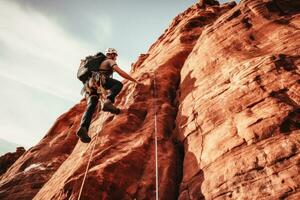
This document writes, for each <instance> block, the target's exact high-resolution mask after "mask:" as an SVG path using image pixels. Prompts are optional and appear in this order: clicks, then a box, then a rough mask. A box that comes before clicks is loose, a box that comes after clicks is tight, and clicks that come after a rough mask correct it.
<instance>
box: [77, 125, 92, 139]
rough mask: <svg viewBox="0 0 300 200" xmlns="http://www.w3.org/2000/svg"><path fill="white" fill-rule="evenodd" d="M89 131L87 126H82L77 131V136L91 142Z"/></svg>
mask: <svg viewBox="0 0 300 200" xmlns="http://www.w3.org/2000/svg"><path fill="white" fill-rule="evenodd" d="M87 132H88V130H87V128H85V127H80V128H79V129H78V131H77V136H78V137H79V138H80V140H81V142H83V143H89V142H90V141H91V138H90V137H89V136H88V134H87Z"/></svg>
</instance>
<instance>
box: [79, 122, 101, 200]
mask: <svg viewBox="0 0 300 200" xmlns="http://www.w3.org/2000/svg"><path fill="white" fill-rule="evenodd" d="M99 127H100V126H98V128H97V135H96V140H95V143H94V145H93V147H92V151H91V154H90V157H89V161H88V164H87V166H86V170H85V173H84V177H83V180H82V184H81V187H80V191H79V195H78V199H77V200H80V197H81V193H82V190H83V186H84V183H85V179H86V176H87V173H88V171H89V167H90V163H91V160H92V156H93V153H94V149H95V146H96V144H97V140H98V136H99Z"/></svg>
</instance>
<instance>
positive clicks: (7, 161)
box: [0, 147, 25, 176]
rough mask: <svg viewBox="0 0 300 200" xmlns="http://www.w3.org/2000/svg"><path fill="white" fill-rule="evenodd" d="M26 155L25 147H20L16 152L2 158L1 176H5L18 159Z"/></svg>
mask: <svg viewBox="0 0 300 200" xmlns="http://www.w3.org/2000/svg"><path fill="white" fill-rule="evenodd" d="M24 153H25V149H24V147H18V148H17V149H16V152H13V153H6V154H4V155H3V156H1V157H0V176H1V175H2V174H4V173H5V172H6V171H7V170H8V168H9V167H10V166H12V164H14V162H16V160H18V158H20V157H21V156H22V155H23V154H24Z"/></svg>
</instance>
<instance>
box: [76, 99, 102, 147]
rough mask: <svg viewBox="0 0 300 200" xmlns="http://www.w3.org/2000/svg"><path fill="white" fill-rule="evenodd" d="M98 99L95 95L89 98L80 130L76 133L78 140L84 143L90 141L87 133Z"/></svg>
mask: <svg viewBox="0 0 300 200" xmlns="http://www.w3.org/2000/svg"><path fill="white" fill-rule="evenodd" d="M98 98H99V97H98V96H97V95H95V94H92V95H90V96H89V98H88V102H87V107H86V110H85V112H84V114H83V115H82V118H81V122H80V128H79V129H78V131H77V135H78V137H79V138H80V140H81V141H82V142H84V143H89V142H90V141H91V138H90V137H89V136H88V134H87V133H88V130H89V127H90V124H91V121H92V117H93V114H94V112H95V110H96V107H97V103H98Z"/></svg>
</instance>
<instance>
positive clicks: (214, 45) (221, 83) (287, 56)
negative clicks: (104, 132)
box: [177, 0, 300, 199]
mask: <svg viewBox="0 0 300 200" xmlns="http://www.w3.org/2000/svg"><path fill="white" fill-rule="evenodd" d="M284 2H285V3H286V6H287V7H290V6H292V5H293V4H294V3H296V2H297V1H293V3H292V1H284ZM289 3H290V4H289ZM267 7H268V4H267V3H264V2H263V1H252V0H251V1H250V0H249V1H243V2H242V3H241V4H239V5H237V6H236V7H234V9H232V10H230V11H228V12H227V13H225V14H224V15H223V16H222V17H220V18H219V19H218V20H217V21H215V22H214V24H213V25H211V26H210V27H208V28H207V29H205V30H204V31H203V32H202V35H201V37H200V38H199V40H198V41H197V44H196V45H195V47H194V49H193V51H192V52H191V54H190V55H189V58H188V59H187V60H186V61H185V65H184V66H183V68H182V70H181V83H180V88H179V91H180V95H179V111H178V115H177V125H178V128H179V130H178V139H179V140H180V141H182V142H183V143H184V146H185V148H184V149H185V157H184V165H183V166H184V168H183V181H182V184H181V185H182V188H185V189H184V190H183V191H182V194H180V198H181V197H182V199H185V198H186V197H185V196H186V195H185V194H186V193H188V194H190V197H189V198H190V199H193V198H192V196H191V191H193V193H197V194H202V195H203V196H204V197H205V199H283V198H287V199H298V198H299V186H300V182H299V181H300V176H299V171H300V166H299V161H300V154H299V148H300V137H299V134H300V130H299V128H300V126H299V125H300V121H299V120H300V113H299V105H300V104H299V103H300V93H299V91H300V90H299V88H300V85H299V80H300V74H299V64H300V56H299V52H300V32H299V31H298V29H299V28H298V27H297V26H298V25H299V22H300V17H299V14H294V15H293V16H289V17H287V18H285V19H286V20H288V22H286V21H283V20H282V16H280V15H278V13H274V12H273V11H271V12H268V10H267V9H266V8H267ZM291 13H292V12H291ZM291 13H290V14H291ZM279 20H280V21H279ZM291 24H292V26H290V25H291ZM224 35H226V37H224ZM197 177H198V179H199V180H200V181H198V182H194V180H195V179H196V178H197ZM199 185H200V186H199ZM194 188H196V190H197V192H195V189H194Z"/></svg>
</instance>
